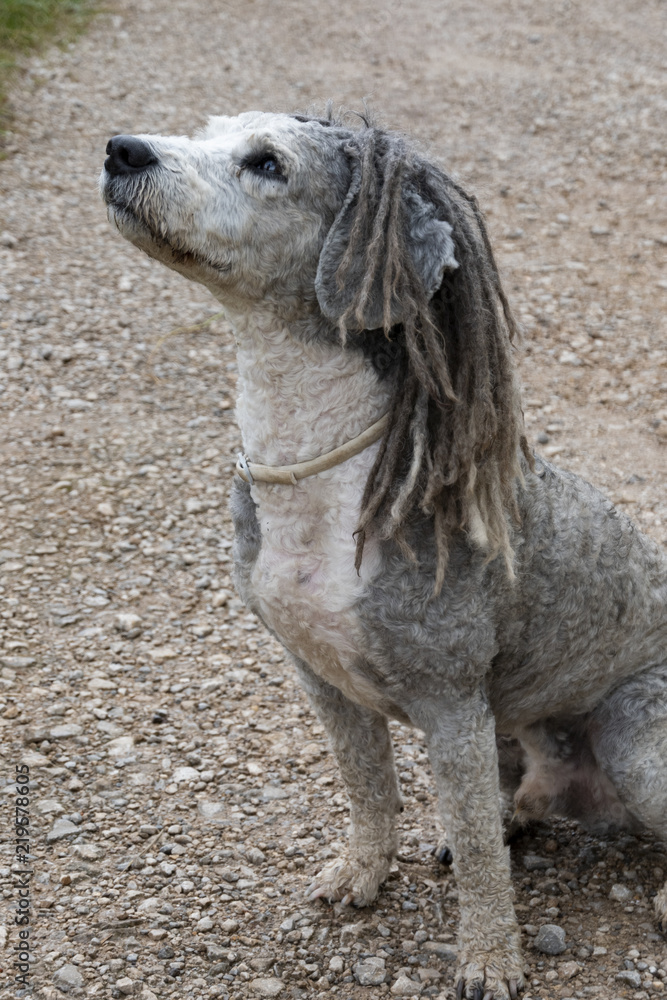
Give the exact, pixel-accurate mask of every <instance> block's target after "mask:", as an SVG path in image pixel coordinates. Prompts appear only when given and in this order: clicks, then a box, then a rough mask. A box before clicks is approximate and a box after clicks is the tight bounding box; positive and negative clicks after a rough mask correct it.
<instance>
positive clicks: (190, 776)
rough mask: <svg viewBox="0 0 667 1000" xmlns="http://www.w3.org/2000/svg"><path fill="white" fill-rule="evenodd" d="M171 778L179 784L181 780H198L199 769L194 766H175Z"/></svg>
mask: <svg viewBox="0 0 667 1000" xmlns="http://www.w3.org/2000/svg"><path fill="white" fill-rule="evenodd" d="M171 780H172V781H175V782H176V784H179V783H180V782H181V781H199V771H197V770H195V768H194V767H177V768H176V770H175V771H174V773H173V774H172V776H171Z"/></svg>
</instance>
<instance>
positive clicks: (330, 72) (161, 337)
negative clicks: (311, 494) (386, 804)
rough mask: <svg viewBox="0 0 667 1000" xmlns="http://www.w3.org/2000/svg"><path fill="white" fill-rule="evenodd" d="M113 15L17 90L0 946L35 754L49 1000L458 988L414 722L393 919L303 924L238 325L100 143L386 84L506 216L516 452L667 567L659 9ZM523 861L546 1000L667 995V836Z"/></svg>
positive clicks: (320, 785) (563, 835) (38, 913)
mask: <svg viewBox="0 0 667 1000" xmlns="http://www.w3.org/2000/svg"><path fill="white" fill-rule="evenodd" d="M106 9H107V10H110V11H111V12H110V13H105V14H103V15H100V16H99V17H98V18H97V19H96V20H95V21H94V23H93V25H92V27H91V29H90V31H89V33H88V34H87V35H86V36H85V37H84V38H83V39H81V40H79V41H78V42H77V43H76V44H75V45H73V46H70V47H69V48H67V49H66V50H64V51H54V52H52V53H49V54H48V55H47V56H46V57H44V58H43V59H41V60H39V59H34V60H32V61H31V62H30V63H29V64H27V65H26V73H25V75H24V76H23V78H22V79H21V80H20V81H19V83H18V85H17V89H16V91H15V93H14V95H13V105H14V108H15V112H16V118H15V122H14V125H13V130H12V132H11V133H10V134H9V135H8V136H7V137H6V141H5V153H6V158H5V159H4V161H3V162H2V163H0V183H1V184H2V204H1V208H0V213H1V214H0V231H1V235H0V316H1V318H0V338H1V340H0V414H1V417H0V420H1V421H2V427H3V433H2V437H1V439H0V455H1V456H2V461H3V469H4V472H3V478H2V480H1V482H0V530H1V534H0V615H1V617H0V629H1V631H0V641H1V642H2V646H0V733H1V734H2V741H3V770H2V774H1V782H0V792H2V801H3V804H5V810H4V814H5V815H6V816H7V817H8V820H7V824H6V825H5V826H3V827H2V835H3V838H4V841H5V844H6V848H7V850H6V851H4V852H3V856H2V857H3V861H2V863H3V864H4V865H5V866H6V867H4V868H2V869H1V870H0V875H1V877H2V883H3V887H4V892H5V902H6V908H5V910H4V919H5V921H6V923H5V926H4V927H0V944H5V945H6V947H7V949H8V951H7V952H6V953H5V954H6V955H7V956H11V951H10V949H11V946H12V944H13V943H14V941H15V933H16V932H15V928H14V927H13V924H12V921H13V912H14V911H13V910H12V908H11V907H13V906H14V904H15V901H16V894H15V890H13V889H12V887H11V883H12V877H11V871H10V863H11V858H12V850H13V848H12V838H13V830H12V829H11V826H10V823H9V817H10V809H11V808H12V807H13V800H14V791H15V789H14V785H13V774H14V765H15V763H17V762H21V761H22V762H25V763H27V764H29V766H30V772H31V785H32V789H33V791H32V805H31V816H32V824H33V840H32V844H33V854H34V857H33V861H32V863H33V868H34V875H33V877H32V899H33V911H32V919H33V924H32V927H33V946H34V964H33V977H32V982H33V985H34V988H35V995H36V996H38V997H40V998H44V1000H55V998H57V997H61V996H62V995H64V994H65V993H67V994H68V995H71V996H90V997H124V996H140V997H143V998H144V1000H153V998H154V997H160V998H162V997H167V996H179V997H180V996H184V997H192V998H200V997H201V998H205V997H222V998H227V997H229V998H231V1000H236V998H238V1000H241V998H246V997H248V998H253V997H284V998H286V1000H292V998H294V1000H300V998H303V997H306V996H310V995H311V994H315V993H317V994H321V995H322V996H324V997H329V996H331V997H333V996H334V995H335V996H337V997H344V998H350V997H354V998H359V997H364V998H373V1000H375V998H377V997H380V996H384V995H387V994H391V995H393V996H405V997H408V996H417V995H425V996H442V997H445V996H449V995H450V990H451V984H452V976H453V972H452V970H453V964H452V963H453V962H454V960H455V928H456V921H457V902H456V886H455V884H454V881H453V879H452V877H451V876H450V875H448V873H447V870H446V869H441V868H439V867H438V866H437V865H436V863H435V862H434V860H433V859H432V858H431V856H430V850H431V848H432V847H433V846H434V844H435V843H436V838H437V831H436V829H435V825H434V818H433V817H434V796H433V785H432V781H431V776H430V773H429V768H428V763H427V759H426V754H425V751H424V746H423V741H422V739H421V735H420V734H419V733H415V732H411V731H409V730H407V729H405V728H404V727H401V726H398V725H393V726H392V728H393V733H394V737H395V743H396V750H397V758H398V765H399V771H400V776H401V783H402V786H403V791H404V793H405V797H406V801H407V809H406V812H405V813H404V815H403V817H402V823H401V838H402V841H401V852H402V853H401V855H400V858H399V861H398V863H397V865H396V869H395V871H394V873H393V874H392V876H391V878H390V880H389V881H388V882H387V884H386V886H385V887H384V889H383V891H382V893H381V895H380V897H379V900H378V902H377V905H376V906H374V907H373V908H371V909H368V910H364V911H350V910H347V909H344V908H342V907H341V906H339V905H337V906H334V907H328V906H326V905H325V904H323V903H320V902H318V903H308V902H306V900H305V896H304V889H305V887H306V886H307V884H308V881H309V878H310V876H311V875H313V874H314V873H315V872H316V871H317V870H318V868H319V867H320V866H321V865H322V863H323V861H324V860H325V859H326V858H330V857H332V856H333V855H334V854H335V853H336V851H337V850H338V849H339V845H340V844H341V843H342V842H344V840H345V837H346V831H347V810H346V804H345V796H344V794H343V791H342V788H341V783H340V779H339V776H338V774H337V771H336V767H335V764H334V762H333V760H332V758H331V757H330V755H329V754H328V751H327V745H326V740H325V738H324V734H323V732H322V729H321V727H320V726H319V725H318V724H317V722H316V720H315V719H314V717H313V715H312V714H311V712H310V710H309V708H308V705H307V703H306V701H305V699H304V697H303V696H302V695H301V693H300V692H299V690H298V688H296V686H295V684H294V682H293V678H292V673H291V670H290V667H289V664H288V663H287V662H286V661H285V659H284V657H283V653H282V650H281V649H280V648H279V647H278V646H277V645H276V644H275V643H274V641H273V640H272V639H271V638H270V637H269V636H268V635H267V634H266V633H265V632H264V631H263V630H262V628H261V626H260V625H259V624H258V622H257V621H256V620H255V618H254V617H253V616H252V615H251V614H248V613H247V612H246V610H245V609H244V608H243V606H242V605H241V603H240V602H239V601H238V599H237V598H236V597H235V596H234V594H233V592H232V589H231V585H230V579H229V570H230V558H229V548H230V540H231V536H230V524H229V517H228V514H227V507H226V503H227V493H228V489H229V481H230V472H231V468H232V462H233V456H234V454H235V451H236V450H237V449H238V447H239V445H240V442H239V440H238V433H237V431H236V428H235V425H234V422H233V402H234V394H235V378H236V367H235V362H234V353H233V349H232V341H231V338H230V334H229V330H228V329H227V327H226V325H225V324H224V322H222V321H221V319H220V318H219V317H217V318H216V317H215V314H216V312H217V306H216V303H215V302H214V301H213V300H212V299H210V298H209V297H208V296H207V293H205V292H204V291H202V290H200V289H198V288H196V287H194V286H192V285H189V284H187V283H186V282H185V281H183V280H182V279H180V278H179V277H177V276H175V275H172V274H170V273H168V272H167V271H166V270H164V269H163V268H161V267H160V266H159V265H157V264H154V263H152V262H150V261H149V260H147V259H142V258H141V257H140V255H139V254H138V253H137V252H136V251H135V250H133V249H132V248H131V247H129V246H127V245H126V244H125V243H124V242H123V241H122V239H121V238H120V236H118V234H115V233H114V232H113V231H112V230H111V229H110V227H109V226H108V224H107V222H106V221H105V216H104V210H103V208H102V205H101V203H100V200H99V197H98V194H97V189H96V177H97V174H98V172H99V170H100V167H101V163H102V159H103V156H104V146H105V144H106V141H107V138H108V136H109V135H110V134H113V133H115V132H125V131H130V132H143V131H158V132H162V133H163V134H168V133H173V132H191V131H192V130H193V129H194V128H196V127H197V126H199V125H200V124H202V122H203V121H204V118H205V116H206V114H207V113H209V112H228V113H236V112H238V111H241V110H245V109H248V108H264V109H268V108H277V109H291V108H294V107H303V106H306V105H308V103H309V102H310V101H311V100H313V99H324V98H327V97H333V98H334V99H335V100H336V101H340V102H342V103H346V104H348V105H352V106H355V107H359V106H360V101H361V98H363V97H364V96H365V95H370V98H371V101H372V103H373V104H374V105H375V106H379V107H380V108H382V110H383V111H384V112H385V115H386V118H387V119H388V120H389V121H390V122H391V123H392V124H395V125H398V126H400V127H404V128H406V129H407V130H409V131H410V132H412V133H413V134H416V135H418V136H419V137H420V138H421V139H422V140H423V143H424V145H425V146H426V147H427V148H428V149H429V150H430V151H431V153H432V155H433V156H436V157H439V158H441V159H442V160H443V161H444V162H445V163H446V165H447V166H448V168H449V169H450V170H453V171H454V172H455V173H456V174H457V175H458V176H459V177H460V178H461V179H462V180H463V181H464V183H465V184H466V185H467V186H468V187H470V188H472V189H474V190H475V191H476V192H477V194H478V195H479V198H480V201H481V203H482V204H483V205H484V207H485V208H486V210H487V212H488V219H489V226H490V229H491V233H492V237H493V240H494V243H495V246H496V249H497V253H498V258H499V261H500V263H501V266H502V269H503V273H504V276H505V280H506V283H507V287H508V290H509V292H510V295H511V298H512V301H513V303H514V306H515V308H516V310H517V313H518V315H519V318H520V320H521V322H522V324H523V327H524V329H525V332H526V343H525V347H524V353H523V359H522V376H523V379H524V384H525V400H526V417H527V422H528V429H529V435H530V438H531V441H532V442H533V443H535V444H538V445H539V447H540V449H541V450H542V451H543V452H544V453H545V454H546V455H548V456H549V457H551V458H554V459H555V460H556V461H558V462H559V463H560V464H562V465H563V466H565V467H568V468H572V469H574V470H576V471H579V472H583V473H584V474H585V475H586V476H587V477H588V478H590V479H592V480H593V481H594V482H596V483H597V484H599V485H600V486H602V487H603V488H605V490H606V491H607V492H608V493H609V494H610V495H611V496H612V497H613V499H614V500H615V501H617V502H618V503H620V504H622V505H623V506H624V508H625V509H627V510H628V511H629V512H630V513H631V514H632V515H633V516H634V517H635V518H636V519H637V520H638V522H639V523H640V524H641V526H642V527H643V528H644V529H645V530H647V531H648V532H649V533H651V534H653V535H654V537H656V538H657V539H658V540H659V541H662V542H663V543H665V542H666V541H667V502H666V501H665V481H666V477H667V461H666V455H667V447H666V445H667V399H666V390H667V344H666V340H665V330H664V325H661V323H662V320H661V317H662V315H664V305H665V298H666V296H667V269H666V268H665V247H666V246H667V216H666V214H665V203H664V188H665V180H666V179H667V162H666V159H665V145H664V125H665V103H664V93H665V91H664V86H665V68H666V64H665V53H664V27H665V4H664V3H661V2H660V0H646V2H643V3H641V4H632V3H630V2H619V0H605V2H602V0H591V2H589V3H587V4H586V5H585V6H584V5H581V6H579V5H575V4H571V3H568V2H563V3H561V2H557V3H555V4H552V5H546V4H544V5H534V4H529V3H527V2H515V0H492V2H490V3H481V2H479V0H471V2H470V3H467V4H459V5H454V4H450V3H447V4H437V3H434V2H432V0H431V2H425V0H415V2H413V3H411V4H409V5H408V4H404V3H398V2H397V3H391V2H387V0H378V2H376V3H373V4H370V3H361V4H359V3H356V4H353V3H351V2H348V0H341V2H336V3H334V2H333V0H319V2H318V3H317V4H315V5H313V4H310V3H305V2H303V0H291V2H283V3H281V4H275V3H269V2H268V0H246V2H244V3H240V2H234V0H229V2H224V3H219V4H211V3H205V2H203V0H181V2H179V3H178V4H176V3H163V4H158V3H155V2H150V0H119V2H113V3H112V4H110V5H107V8H106ZM207 319H211V322H210V323H209V324H208V325H207V326H205V327H201V328H199V329H197V330H194V331H193V330H190V331H188V330H186V331H185V332H183V331H182V332H181V333H179V334H178V335H174V336H167V335H168V334H170V332H171V331H173V330H175V329H177V328H182V327H186V328H187V327H188V326H189V325H192V324H196V323H199V322H201V321H203V320H207ZM513 859H514V870H515V887H516V900H517V909H518V913H519V918H520V922H521V923H522V925H523V933H524V944H525V953H526V959H527V963H528V966H529V976H528V983H529V986H528V989H527V992H526V997H531V998H533V1000H537V998H541V1000H547V998H556V997H558V998H566V997H588V996H596V997H600V998H602V1000H615V998H617V997H619V998H620V997H634V998H636V1000H643V998H647V997H653V996H660V995H664V994H665V992H666V991H667V972H666V971H665V970H666V969H667V944H666V942H665V939H664V937H663V936H662V935H661V934H659V933H658V931H657V928H656V926H655V923H654V919H653V911H652V905H651V895H652V894H653V893H654V892H655V890H656V889H657V887H658V886H659V885H660V883H661V882H662V881H663V880H664V878H665V875H666V874H667V856H666V854H665V850H664V848H663V847H662V846H661V845H659V844H656V843H654V842H653V841H652V840H651V839H650V838H644V839H641V838H633V837H629V836H622V837H618V838H615V839H614V838H607V839H600V838H596V837H593V836H590V835H588V834H586V833H584V832H582V831H580V830H578V829H577V828H576V827H575V826H574V825H571V824H568V823H564V822H563V823H555V824H553V825H551V826H544V827H540V828H538V829H537V830H535V831H533V832H532V833H531V834H530V835H526V836H524V837H523V839H522V840H520V841H519V842H518V843H517V844H516V845H515V846H514V848H513ZM544 928H547V929H546V930H545V929H544ZM545 941H546V944H547V946H546V947H545V946H544V944H545ZM549 942H551V944H550V945H549ZM561 943H562V945H563V950H560V946H561ZM555 950H556V951H559V953H558V954H554V953H553V952H554V951H555ZM9 960H10V957H8V958H7V962H9ZM7 967H8V966H7V965H6V964H5V968H7ZM3 990H5V991H6V992H2V991H3ZM0 992H2V995H3V996H11V995H14V992H15V990H14V987H12V986H10V985H6V986H3V985H2V984H1V983H0Z"/></svg>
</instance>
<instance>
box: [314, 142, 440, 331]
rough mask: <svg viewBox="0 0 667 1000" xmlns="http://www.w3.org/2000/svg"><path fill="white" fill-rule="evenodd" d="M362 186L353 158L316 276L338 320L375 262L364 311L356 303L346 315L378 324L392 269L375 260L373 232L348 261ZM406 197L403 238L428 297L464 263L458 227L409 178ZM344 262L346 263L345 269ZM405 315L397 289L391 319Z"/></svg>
mask: <svg viewBox="0 0 667 1000" xmlns="http://www.w3.org/2000/svg"><path fill="white" fill-rule="evenodd" d="M360 188H361V169H360V166H359V162H358V161H353V164H352V180H351V183H350V187H349V190H348V193H347V196H346V198H345V201H344V203H343V206H342V208H341V209H340V211H339V213H338V215H337V216H336V218H335V219H334V222H333V225H332V226H331V229H330V230H329V232H328V234H327V237H326V239H325V241H324V245H323V247H322V252H321V254H320V260H319V265H318V268H317V276H316V278H315V291H316V293H317V299H318V302H319V304H320V308H321V310H322V312H323V313H324V315H325V316H326V317H327V319H330V320H333V321H334V322H338V321H339V320H340V319H341V318H342V317H343V315H344V314H345V313H346V311H347V310H348V309H349V308H350V306H351V305H352V303H354V302H358V301H359V296H360V292H361V289H362V286H363V284H364V281H365V280H367V272H368V269H369V266H375V275H374V277H373V280H372V282H371V286H370V289H369V290H367V292H366V294H365V295H364V296H363V299H364V301H363V305H362V307H361V315H358V310H356V309H355V311H354V314H353V315H352V316H350V317H349V319H348V317H347V316H346V318H345V325H346V326H347V327H350V328H359V329H364V330H376V329H378V328H380V327H382V326H383V325H384V301H385V294H384V293H385V289H384V282H385V280H386V272H385V266H384V265H385V261H384V260H380V261H379V262H377V263H376V264H375V265H373V264H371V263H370V253H369V250H370V249H371V248H370V243H371V239H372V237H371V234H370V233H369V234H368V239H367V240H366V245H363V241H362V243H361V244H359V251H358V252H357V251H355V252H354V253H353V254H352V255H351V256H350V258H349V259H348V260H345V261H344V258H345V255H346V252H347V250H348V246H349V243H350V237H351V235H352V231H353V228H354V226H355V220H356V218H357V209H358V199H359V192H360ZM400 199H401V203H400V205H399V206H398V211H399V213H400V214H399V218H400V220H401V221H400V230H401V231H400V238H401V242H402V244H403V247H404V248H405V251H406V252H407V254H409V256H410V258H411V260H412V266H413V268H414V270H415V272H416V273H417V275H418V276H419V278H420V279H421V281H422V284H423V286H424V289H425V291H426V296H427V298H429V299H430V298H432V297H433V295H435V293H436V292H437V290H438V288H439V287H440V285H441V284H442V278H443V274H444V272H445V270H453V269H455V268H457V267H458V266H459V265H458V261H457V260H456V257H455V247H454V241H453V239H452V227H451V226H450V225H449V223H448V222H445V221H444V220H441V219H438V218H437V213H436V208H435V206H434V205H433V204H431V203H429V202H427V201H425V200H424V199H423V198H422V197H421V195H420V194H419V193H418V192H417V190H416V189H415V187H414V186H412V185H411V184H410V183H409V181H405V182H404V184H403V185H402V187H401V193H400ZM356 242H357V243H358V242H359V241H358V240H357V241H356ZM373 242H374V243H375V241H373ZM343 262H344V263H343ZM341 263H343V268H342V269H341V273H339V268H340V266H341ZM402 319H403V314H402V308H401V302H400V300H399V298H398V296H396V295H395V294H394V295H393V296H392V300H391V322H390V324H389V325H390V326H394V325H395V324H397V323H400V322H401V320H402Z"/></svg>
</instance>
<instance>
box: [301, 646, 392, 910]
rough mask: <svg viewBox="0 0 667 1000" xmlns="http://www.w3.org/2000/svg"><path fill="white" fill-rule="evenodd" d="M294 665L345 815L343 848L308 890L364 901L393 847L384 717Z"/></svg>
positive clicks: (315, 894)
mask: <svg viewBox="0 0 667 1000" xmlns="http://www.w3.org/2000/svg"><path fill="white" fill-rule="evenodd" d="M296 666H297V670H298V672H299V675H300V678H301V682H302V684H303V686H304V688H305V689H306V692H307V693H308V696H309V698H310V701H311V703H312V705H313V708H314V709H315V711H316V712H317V715H318V717H319V719H320V721H321V722H322V725H323V726H324V728H325V729H326V731H327V734H328V736H329V740H330V742H331V745H332V747H333V750H334V753H335V755H336V759H337V761H338V766H339V768H340V772H341V775H342V778H343V781H344V782H345V787H346V790H347V794H348V797H349V800H350V818H351V828H350V839H349V843H348V846H347V849H346V850H345V852H344V853H343V854H342V855H341V856H340V857H338V858H335V859H334V860H333V861H330V862H329V863H328V864H327V865H325V867H324V868H323V869H322V871H321V872H320V873H319V875H317V876H316V878H315V879H314V881H313V883H312V885H311V886H310V888H309V890H308V892H309V895H310V898H311V899H318V898H320V897H322V898H324V899H328V900H329V901H330V902H333V901H334V900H337V899H342V900H343V902H344V903H353V904H354V905H355V906H367V905H368V904H369V903H372V901H373V900H374V899H375V897H376V896H377V892H378V889H379V887H380V885H381V884H382V882H384V880H385V879H386V877H387V875H388V874H389V871H390V868H391V863H392V861H393V859H394V857H395V856H396V851H397V840H396V831H395V823H394V819H395V816H396V813H397V812H399V811H400V809H401V797H400V794H399V791H398V779H397V776H396V769H395V767H394V754H393V750H392V745H391V736H390V735H389V728H388V726H387V720H386V719H385V717H384V716H383V715H381V714H380V713H378V712H374V711H372V710H370V709H367V708H362V707H361V706H359V705H356V704H355V703H354V702H352V701H350V700H349V699H348V698H346V697H345V695H344V694H342V693H341V692H340V691H339V690H338V688H336V687H333V686H332V685H331V684H327V683H326V681H323V680H321V678H319V677H318V676H317V675H316V674H315V673H314V672H313V671H312V670H311V669H310V668H309V667H308V666H307V665H306V664H305V663H303V662H302V661H299V660H297V661H296Z"/></svg>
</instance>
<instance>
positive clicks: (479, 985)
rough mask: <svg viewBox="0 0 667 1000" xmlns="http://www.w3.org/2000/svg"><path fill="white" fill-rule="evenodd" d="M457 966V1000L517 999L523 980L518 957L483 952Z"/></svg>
mask: <svg viewBox="0 0 667 1000" xmlns="http://www.w3.org/2000/svg"><path fill="white" fill-rule="evenodd" d="M480 959H481V960H480V961H473V962H468V963H467V964H466V965H464V966H462V967H461V968H460V969H459V975H458V980H457V984H456V997H457V1000H463V998H465V1000H516V998H517V997H518V995H519V991H520V990H522V989H523V987H524V985H525V980H524V977H523V969H522V963H521V960H520V958H519V959H514V960H513V958H512V956H511V955H509V956H508V955H499V956H495V955H483V956H480Z"/></svg>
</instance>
